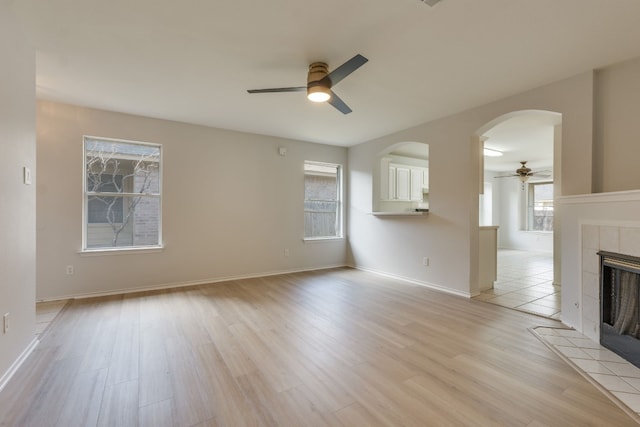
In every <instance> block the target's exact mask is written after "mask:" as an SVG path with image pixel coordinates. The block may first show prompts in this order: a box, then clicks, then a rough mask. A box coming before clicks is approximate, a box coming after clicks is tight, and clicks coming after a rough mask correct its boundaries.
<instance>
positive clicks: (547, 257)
mask: <svg viewBox="0 0 640 427" xmlns="http://www.w3.org/2000/svg"><path fill="white" fill-rule="evenodd" d="M475 299H478V300H482V301H486V302H490V303H492V304H497V305H501V306H503V307H509V308H514V309H516V310H521V311H526V312H529V313H533V314H537V315H540V316H544V317H550V318H552V319H560V286H557V285H554V284H553V255H552V254H549V253H542V252H528V251H518V250H512V249H499V250H498V280H497V281H496V282H495V283H494V286H493V289H489V290H487V291H484V292H482V293H481V294H480V295H478V296H477V297H475Z"/></svg>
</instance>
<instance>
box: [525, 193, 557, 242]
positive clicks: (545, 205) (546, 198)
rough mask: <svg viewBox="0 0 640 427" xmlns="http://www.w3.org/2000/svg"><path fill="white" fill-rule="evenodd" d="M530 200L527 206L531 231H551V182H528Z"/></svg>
mask: <svg viewBox="0 0 640 427" xmlns="http://www.w3.org/2000/svg"><path fill="white" fill-rule="evenodd" d="M530 186H531V187H530V188H531V192H530V196H531V197H532V202H531V205H530V208H529V216H530V218H531V221H530V226H529V229H530V230H532V231H553V183H544V184H542V183H541V184H538V183H532V184H530Z"/></svg>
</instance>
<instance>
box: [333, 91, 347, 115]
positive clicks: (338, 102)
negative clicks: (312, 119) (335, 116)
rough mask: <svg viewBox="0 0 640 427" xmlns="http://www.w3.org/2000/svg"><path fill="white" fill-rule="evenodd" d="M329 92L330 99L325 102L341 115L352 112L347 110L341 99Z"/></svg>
mask: <svg viewBox="0 0 640 427" xmlns="http://www.w3.org/2000/svg"><path fill="white" fill-rule="evenodd" d="M330 92H331V98H329V100H328V101H327V102H328V103H329V104H331V105H332V106H333V107H334V108H335V109H337V110H338V111H340V112H341V113H342V114H349V113H350V112H351V111H352V110H351V108H349V106H348V105H347V104H345V103H344V101H343V100H342V99H340V97H339V96H338V95H336V94H335V92H334V91H330Z"/></svg>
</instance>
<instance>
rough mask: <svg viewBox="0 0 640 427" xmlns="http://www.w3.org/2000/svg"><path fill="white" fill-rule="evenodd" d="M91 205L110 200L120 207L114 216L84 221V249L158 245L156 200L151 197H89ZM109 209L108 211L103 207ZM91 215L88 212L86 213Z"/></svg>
mask: <svg viewBox="0 0 640 427" xmlns="http://www.w3.org/2000/svg"><path fill="white" fill-rule="evenodd" d="M92 203H93V204H98V203H101V204H105V203H113V204H114V205H118V204H119V206H121V210H120V212H119V216H118V215H112V216H111V217H109V216H108V215H107V216H103V217H101V218H100V221H95V222H91V221H89V223H88V224H87V248H110V247H127V246H149V245H154V246H155V245H158V244H159V241H158V236H159V230H160V229H159V227H160V199H159V198H158V197H152V196H135V197H113V196H106V197H95V196H90V197H89V204H88V206H89V208H90V207H91V205H92ZM103 211H105V212H109V211H108V210H103ZM90 215H91V214H88V216H90Z"/></svg>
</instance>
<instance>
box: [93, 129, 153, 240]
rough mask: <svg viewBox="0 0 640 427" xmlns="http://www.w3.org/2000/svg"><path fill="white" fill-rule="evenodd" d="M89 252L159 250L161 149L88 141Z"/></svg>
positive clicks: (151, 145) (135, 143) (148, 146)
mask: <svg viewBox="0 0 640 427" xmlns="http://www.w3.org/2000/svg"><path fill="white" fill-rule="evenodd" d="M84 159H85V164H84V233H83V248H84V250H95V249H114V248H118V249H127V248H141V247H157V246H159V245H160V238H161V235H160V230H161V222H160V218H161V215H160V206H161V203H160V196H161V186H160V176H161V174H160V165H161V147H160V146H159V145H156V144H146V143H139V142H130V141H119V140H113V139H104V138H93V137H85V138H84Z"/></svg>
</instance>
